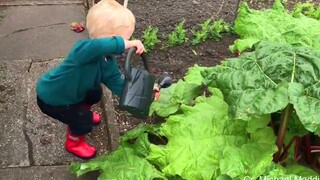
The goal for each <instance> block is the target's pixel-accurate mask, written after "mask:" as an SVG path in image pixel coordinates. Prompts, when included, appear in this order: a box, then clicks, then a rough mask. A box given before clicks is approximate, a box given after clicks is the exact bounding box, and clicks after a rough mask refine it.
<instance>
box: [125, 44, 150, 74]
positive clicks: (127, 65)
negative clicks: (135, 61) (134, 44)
mask: <svg viewBox="0 0 320 180" xmlns="http://www.w3.org/2000/svg"><path fill="white" fill-rule="evenodd" d="M136 50H137V49H136V48H130V49H129V51H128V54H127V58H126V63H125V67H124V73H125V76H126V78H128V79H130V80H131V78H132V77H131V60H132V56H133V54H135V53H136ZM140 57H141V59H142V62H143V65H144V68H145V69H146V70H147V71H148V72H150V69H149V62H148V61H147V56H146V54H145V53H142V54H140Z"/></svg>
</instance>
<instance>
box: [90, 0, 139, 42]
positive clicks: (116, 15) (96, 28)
mask: <svg viewBox="0 0 320 180" xmlns="http://www.w3.org/2000/svg"><path fill="white" fill-rule="evenodd" d="M86 24H87V29H88V32H89V36H90V38H99V37H103V36H110V35H111V34H117V33H118V32H121V31H122V30H123V29H124V28H127V27H133V28H134V26H135V17H134V15H133V14H132V12H131V11H130V10H129V9H127V8H126V7H124V6H122V5H121V4H119V3H118V2H117V1H115V0H101V1H100V2H99V3H97V4H95V5H94V6H93V7H92V8H91V9H90V10H89V12H88V15H87V23H86Z"/></svg>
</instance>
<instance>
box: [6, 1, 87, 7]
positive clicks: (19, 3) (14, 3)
mask: <svg viewBox="0 0 320 180" xmlns="http://www.w3.org/2000/svg"><path fill="white" fill-rule="evenodd" d="M55 4H83V0H1V1H0V6H30V5H55Z"/></svg>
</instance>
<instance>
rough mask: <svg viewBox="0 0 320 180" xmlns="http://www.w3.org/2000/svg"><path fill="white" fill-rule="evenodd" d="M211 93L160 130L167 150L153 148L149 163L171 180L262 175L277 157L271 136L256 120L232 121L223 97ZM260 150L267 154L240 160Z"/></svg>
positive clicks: (187, 107) (153, 146) (272, 136)
mask: <svg viewBox="0 0 320 180" xmlns="http://www.w3.org/2000/svg"><path fill="white" fill-rule="evenodd" d="M209 91H210V92H211V93H212V94H213V96H211V97H209V98H207V97H203V96H201V97H199V98H197V99H196V103H195V105H194V106H192V107H191V106H187V105H181V110H182V112H183V113H182V114H177V115H171V116H170V117H169V118H168V119H167V121H166V122H165V123H163V124H162V126H161V128H160V131H161V132H162V134H163V135H164V136H166V137H167V139H168V143H167V144H166V145H163V146H155V145H152V144H151V146H150V149H151V152H150V154H149V156H148V157H147V159H148V160H149V161H150V162H151V163H152V164H155V165H157V166H158V167H159V168H160V169H161V171H162V172H164V173H165V174H166V176H167V177H174V176H180V177H181V178H182V179H188V180H189V179H190V180H194V179H203V180H211V179H217V178H218V177H219V178H223V177H229V176H230V177H232V178H235V177H238V178H240V177H243V176H245V175H254V176H256V175H259V173H260V174H261V173H264V169H265V168H266V167H268V166H269V165H270V163H271V162H272V154H273V153H274V152H276V147H275V145H274V141H275V136H274V135H273V132H272V130H271V129H270V128H268V127H266V125H264V126H263V125H261V124H260V122H259V121H260V120H261V119H259V118H258V117H257V118H256V119H252V120H251V121H243V120H234V119H230V118H229V116H228V105H227V104H226V103H225V102H224V101H223V97H222V96H221V92H220V93H219V90H217V89H212V88H209ZM216 94H217V95H216ZM263 119H265V117H263ZM263 121H264V120H263ZM249 122H252V123H249ZM253 122H259V123H257V124H255V123H253ZM264 122H265V121H264ZM259 127H261V128H259ZM247 129H250V131H252V132H253V133H252V134H251V133H248V132H247ZM257 150H260V151H263V153H254V156H251V157H250V158H249V159H246V158H242V157H239V156H237V155H243V154H248V155H247V156H250V154H251V151H255V152H256V151H257ZM233 153H236V154H237V155H233V156H232V159H230V158H229V157H228V156H229V155H230V154H233ZM235 156H237V157H235ZM247 156H246V157H247ZM247 163H251V164H252V166H251V165H250V168H251V170H250V172H249V171H248V170H247V169H244V168H243V166H244V165H246V164H247ZM222 170H223V172H221V171H222ZM233 172H239V173H238V174H236V173H233ZM251 172H256V173H251ZM253 178H254V177H253Z"/></svg>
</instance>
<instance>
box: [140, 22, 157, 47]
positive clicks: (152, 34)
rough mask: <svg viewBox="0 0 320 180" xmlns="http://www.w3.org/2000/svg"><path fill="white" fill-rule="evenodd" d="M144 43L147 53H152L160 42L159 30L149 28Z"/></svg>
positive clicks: (144, 36) (144, 35)
mask: <svg viewBox="0 0 320 180" xmlns="http://www.w3.org/2000/svg"><path fill="white" fill-rule="evenodd" d="M142 41H143V44H144V46H145V49H146V52H149V51H151V50H152V49H153V48H154V47H155V46H156V45H157V44H158V43H159V42H160V40H159V39H158V28H155V27H151V26H149V27H148V28H147V29H146V30H144V31H143V35H142Z"/></svg>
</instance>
